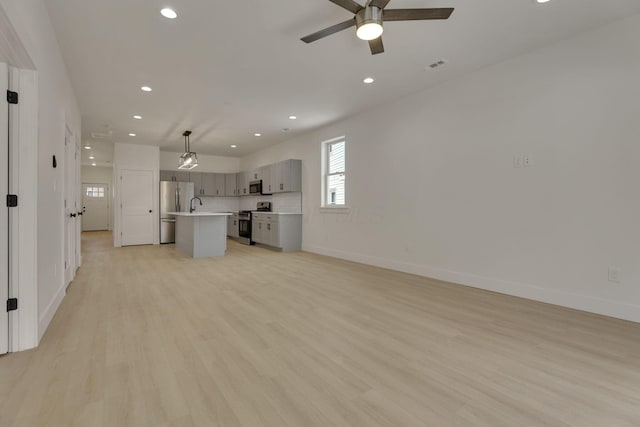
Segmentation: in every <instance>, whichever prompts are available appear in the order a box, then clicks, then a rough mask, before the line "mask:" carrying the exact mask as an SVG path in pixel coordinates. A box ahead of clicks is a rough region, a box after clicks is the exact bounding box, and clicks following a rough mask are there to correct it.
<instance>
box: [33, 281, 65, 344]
mask: <svg viewBox="0 0 640 427" xmlns="http://www.w3.org/2000/svg"><path fill="white" fill-rule="evenodd" d="M65 295H66V286H62V287H61V288H60V289H59V290H58V292H56V295H55V297H54V298H53V300H51V302H50V303H49V305H48V306H47V308H46V309H45V310H44V313H42V315H41V316H40V319H39V321H38V343H40V340H41V339H42V336H43V335H44V333H45V332H46V330H47V328H48V327H49V323H51V320H52V319H53V316H54V315H55V314H56V311H58V307H60V304H61V303H62V300H63V299H64V296H65Z"/></svg>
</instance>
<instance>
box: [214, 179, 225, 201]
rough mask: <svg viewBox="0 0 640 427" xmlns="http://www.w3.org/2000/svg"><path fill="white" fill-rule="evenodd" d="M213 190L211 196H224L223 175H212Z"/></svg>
mask: <svg viewBox="0 0 640 427" xmlns="http://www.w3.org/2000/svg"><path fill="white" fill-rule="evenodd" d="M213 175H214V188H213V194H212V196H224V195H225V186H224V174H223V173H214V174H213Z"/></svg>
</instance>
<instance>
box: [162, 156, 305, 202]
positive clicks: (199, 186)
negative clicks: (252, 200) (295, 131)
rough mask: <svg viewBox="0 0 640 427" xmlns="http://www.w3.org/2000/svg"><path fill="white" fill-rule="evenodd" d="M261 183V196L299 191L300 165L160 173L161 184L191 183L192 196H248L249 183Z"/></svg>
mask: <svg viewBox="0 0 640 427" xmlns="http://www.w3.org/2000/svg"><path fill="white" fill-rule="evenodd" d="M257 180H262V192H263V193H264V194H275V193H287V192H300V191H302V161H301V160H293V159H290V160H284V161H282V162H278V163H274V164H271V165H266V166H263V167H261V168H258V169H256V170H253V171H249V172H238V173H226V174H225V173H209V172H184V171H169V170H161V171H160V181H179V182H193V187H194V188H193V194H194V196H214V197H215V196H227V197H233V196H248V195H249V183H250V182H251V181H257Z"/></svg>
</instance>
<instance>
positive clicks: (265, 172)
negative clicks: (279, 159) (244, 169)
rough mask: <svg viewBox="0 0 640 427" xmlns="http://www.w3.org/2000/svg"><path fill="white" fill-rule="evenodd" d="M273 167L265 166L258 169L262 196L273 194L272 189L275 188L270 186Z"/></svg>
mask: <svg viewBox="0 0 640 427" xmlns="http://www.w3.org/2000/svg"><path fill="white" fill-rule="evenodd" d="M274 166H275V165H267V166H263V167H261V168H260V173H261V174H262V192H263V193H264V194H271V193H273V188H275V186H274V185H273V184H272V176H273V174H272V171H273V169H274V168H273V167H274Z"/></svg>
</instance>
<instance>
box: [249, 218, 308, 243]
mask: <svg viewBox="0 0 640 427" xmlns="http://www.w3.org/2000/svg"><path fill="white" fill-rule="evenodd" d="M251 236H252V240H253V241H254V242H256V243H259V244H262V245H266V246H271V247H273V248H278V249H281V250H282V251H283V252H291V251H299V250H301V249H302V214H286V215H285V214H278V213H253V214H252V215H251Z"/></svg>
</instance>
